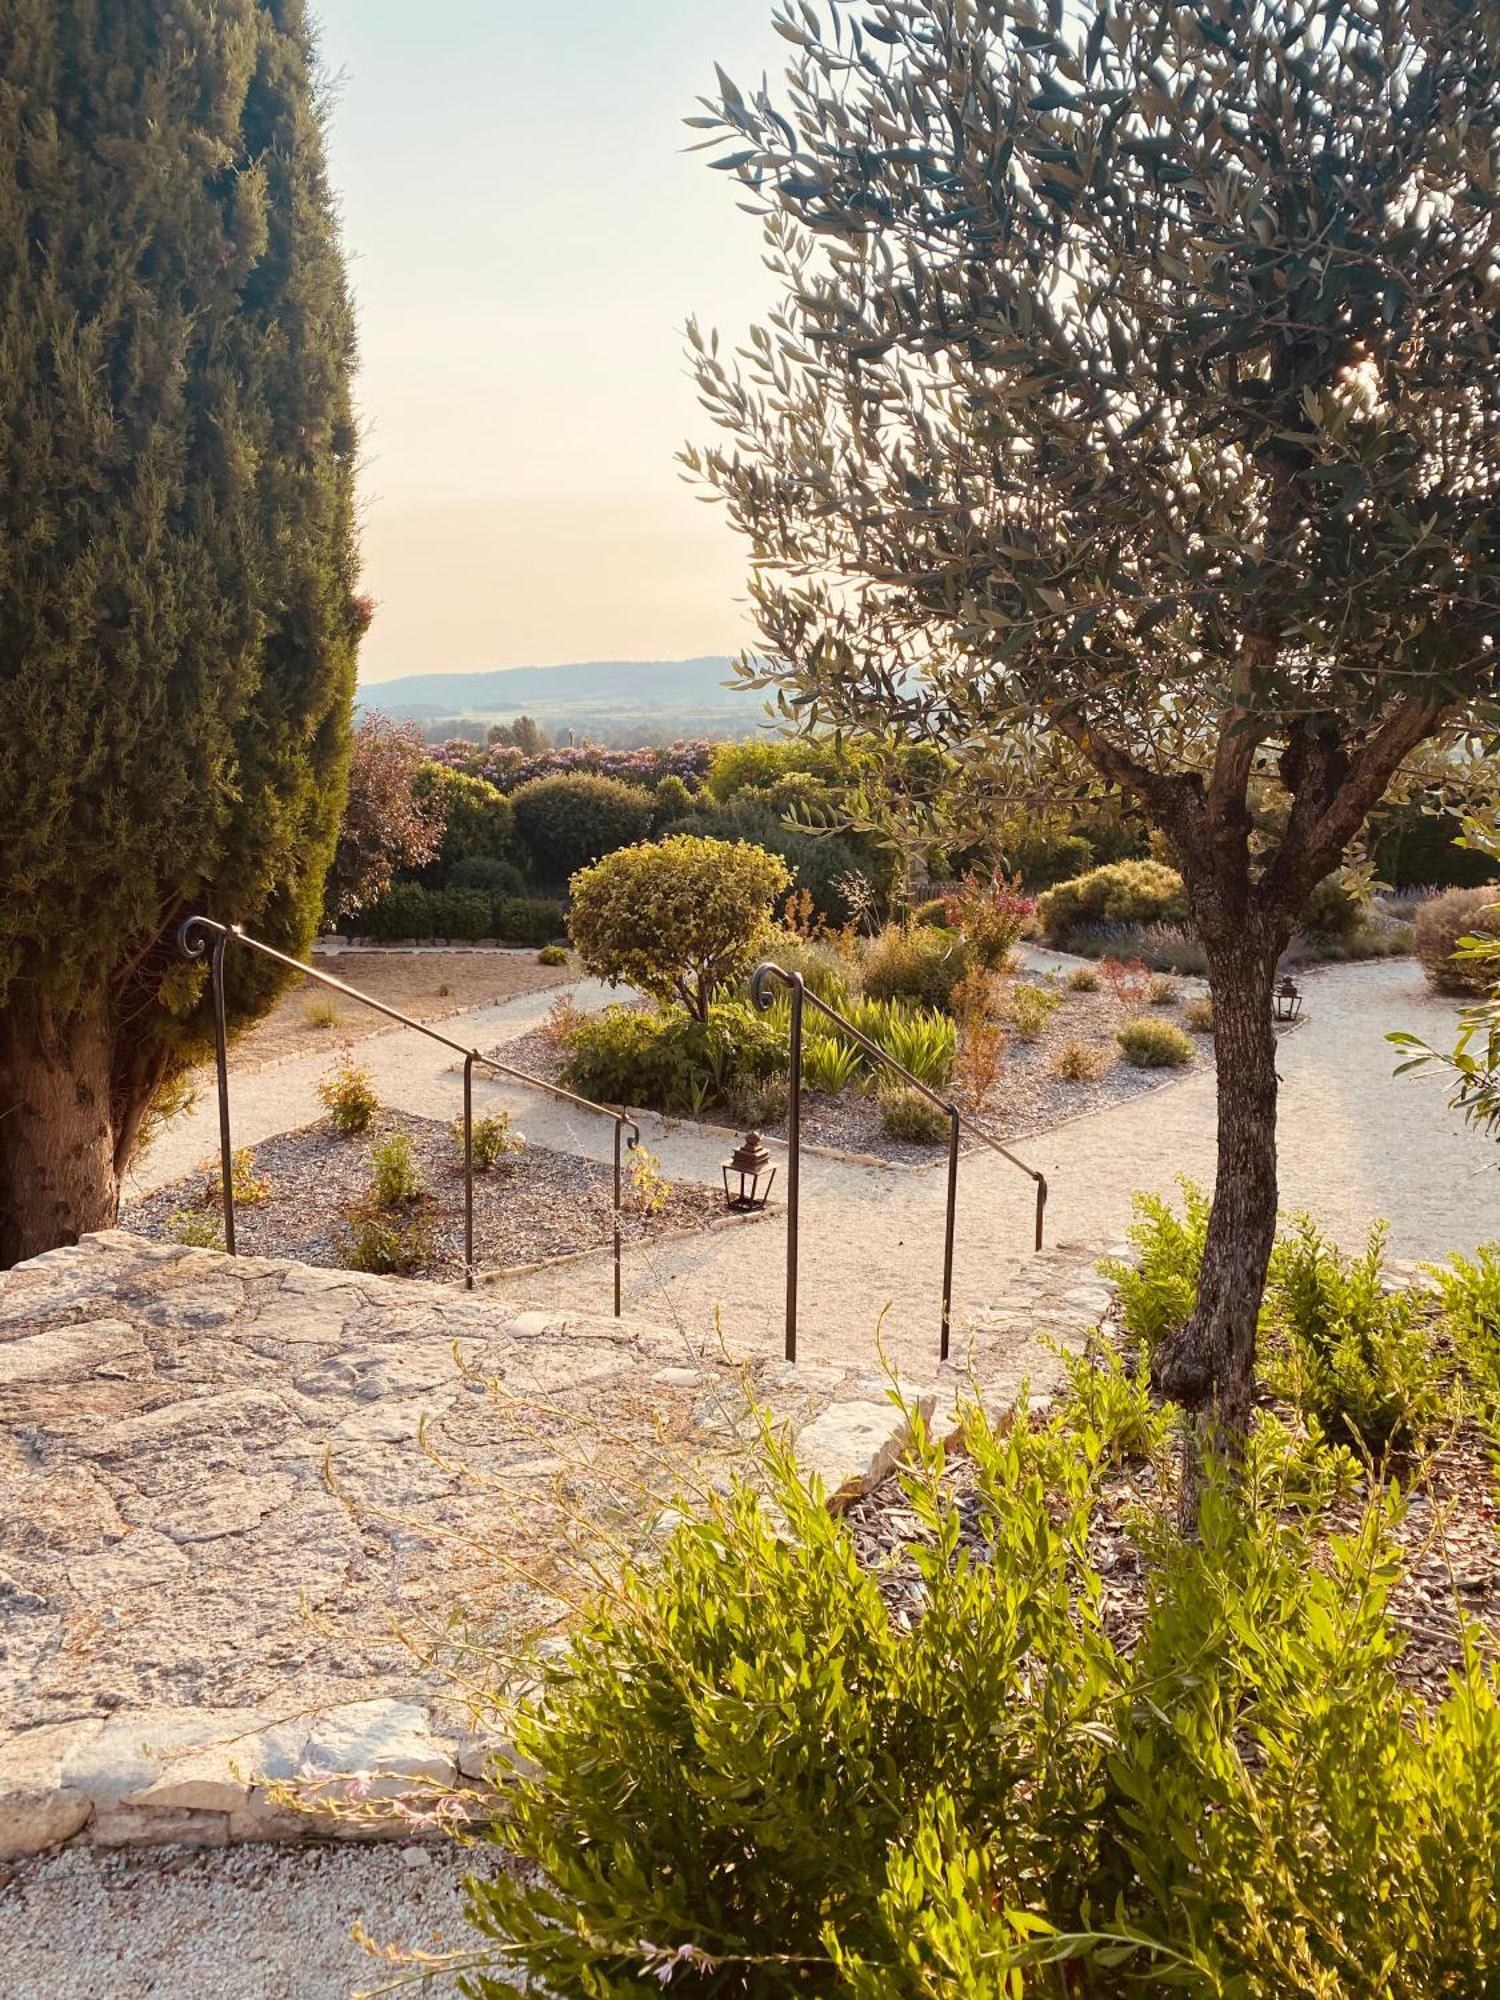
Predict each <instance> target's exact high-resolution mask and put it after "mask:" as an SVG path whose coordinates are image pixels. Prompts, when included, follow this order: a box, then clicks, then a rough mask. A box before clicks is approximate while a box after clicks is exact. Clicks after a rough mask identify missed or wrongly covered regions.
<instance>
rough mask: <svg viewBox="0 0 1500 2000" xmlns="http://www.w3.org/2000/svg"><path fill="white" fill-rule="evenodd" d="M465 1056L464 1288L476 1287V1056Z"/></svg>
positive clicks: (470, 1289) (476, 1052)
mask: <svg viewBox="0 0 1500 2000" xmlns="http://www.w3.org/2000/svg"><path fill="white" fill-rule="evenodd" d="M478 1053H479V1052H478V1050H477V1049H475V1050H471V1051H470V1053H469V1054H468V1055H466V1056H465V1057H464V1289H465V1291H469V1292H472V1291H473V1289H474V1057H475V1056H476V1055H477V1054H478Z"/></svg>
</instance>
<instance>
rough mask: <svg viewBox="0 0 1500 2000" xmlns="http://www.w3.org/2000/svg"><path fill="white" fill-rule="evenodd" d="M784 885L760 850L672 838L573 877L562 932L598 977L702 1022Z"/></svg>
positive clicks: (734, 976)
mask: <svg viewBox="0 0 1500 2000" xmlns="http://www.w3.org/2000/svg"><path fill="white" fill-rule="evenodd" d="M790 886H791V877H790V876H789V875H788V873H787V870H786V868H785V866H784V864H783V863H782V862H781V861H780V860H779V859H778V858H777V856H775V855H774V854H768V853H767V852H766V851H765V849H764V848H760V847H751V846H749V845H748V844H747V843H745V842H743V841H736V842H733V843H731V842H728V841H722V840H701V839H697V838H695V837H693V836H692V835H690V834H677V835H674V836H673V837H671V838H669V839H666V840H662V841H658V842H655V843H652V844H650V845H642V846H637V847H626V848H621V849H618V850H617V851H616V852H615V853H613V854H610V855H607V856H606V857H605V859H604V860H602V861H599V862H596V863H595V865H594V866H593V867H592V868H585V869H583V870H581V871H580V872H579V873H578V874H577V875H575V876H574V877H573V881H572V884H571V888H572V902H571V905H570V907H569V910H568V930H569V933H570V934H571V936H572V939H573V942H574V944H575V945H576V946H577V948H578V952H579V956H580V957H581V958H582V960H583V963H584V966H585V967H586V969H587V970H588V971H590V972H592V973H594V974H595V975H596V977H598V978H600V979H607V980H608V981H609V982H610V983H611V984H612V985H619V984H621V983H622V982H623V983H626V984H629V985H632V986H636V987H638V988H639V989H640V990H641V991H642V992H643V993H647V994H649V995H650V996H651V997H652V998H653V999H654V1000H658V1001H660V1002H662V1003H663V1004H664V1005H666V1004H670V1003H671V1002H673V1001H677V1002H679V1003H680V1004H681V1005H682V1006H684V1007H686V1008H687V1010H688V1012H689V1013H691V1014H694V1015H696V1016H697V1017H698V1019H699V1020H706V1019H707V1018H708V1010H709V1007H710V1005H711V1004H712V1002H713V1001H714V1000H715V999H716V998H717V996H718V995H719V993H720V992H721V991H722V990H723V988H724V987H726V986H729V985H732V984H734V983H735V982H736V981H737V980H740V979H742V978H743V977H744V976H745V974H746V973H748V972H749V970H750V968H751V966H752V965H753V964H754V962H755V959H756V956H757V954H758V953H760V952H761V951H762V950H763V949H764V948H765V947H766V945H767V943H768V941H769V938H770V924H771V911H772V908H773V906H774V905H775V902H776V899H777V898H778V897H779V896H781V895H782V894H784V893H785V891H786V890H787V889H788V888H789V887H790Z"/></svg>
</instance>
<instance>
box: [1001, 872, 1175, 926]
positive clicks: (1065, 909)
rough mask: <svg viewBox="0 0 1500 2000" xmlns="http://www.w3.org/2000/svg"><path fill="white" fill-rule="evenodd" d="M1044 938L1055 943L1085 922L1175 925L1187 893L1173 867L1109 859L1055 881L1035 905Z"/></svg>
mask: <svg viewBox="0 0 1500 2000" xmlns="http://www.w3.org/2000/svg"><path fill="white" fill-rule="evenodd" d="M1037 914H1038V916H1039V917H1040V918H1041V921H1042V926H1043V928H1044V930H1045V931H1046V933H1047V937H1048V939H1049V940H1050V941H1051V942H1052V943H1053V944H1060V943H1062V942H1063V940H1064V939H1066V938H1067V936H1068V934H1069V933H1070V932H1071V931H1073V930H1075V929H1077V928H1078V927H1079V926H1080V925H1086V924H1151V923H1167V924H1181V923H1185V922H1186V921H1187V892H1186V891H1185V889H1184V888H1183V886H1182V877H1181V876H1180V875H1179V874H1178V873H1177V871H1176V869H1175V868H1168V867H1166V866H1165V864H1164V863H1162V862H1160V861H1112V862H1110V863H1108V864H1107V865H1106V866H1105V867H1103V868H1091V869H1090V870H1089V872H1088V873H1087V874H1086V875H1079V876H1076V877H1075V878H1074V879H1073V880H1072V881H1071V882H1059V883H1058V884H1057V886H1056V887H1055V888H1052V889H1049V890H1048V891H1047V893H1046V894H1045V895H1044V896H1042V897H1041V898H1040V900H1039V901H1038V903H1037Z"/></svg>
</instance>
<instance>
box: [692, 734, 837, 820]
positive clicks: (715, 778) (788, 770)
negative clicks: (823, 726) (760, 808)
mask: <svg viewBox="0 0 1500 2000" xmlns="http://www.w3.org/2000/svg"><path fill="white" fill-rule="evenodd" d="M838 768H839V758H838V752H837V751H836V750H835V748H834V746H833V744H832V742H820V741H818V740H817V739H816V738H813V737H805V736H804V737H795V738H783V739H780V740H778V739H777V738H775V737H767V736H747V737H746V738H745V739H744V741H743V742H740V743H716V744H715V745H714V750H713V758H712V761H711V762H710V764H709V767H708V777H707V780H706V786H707V790H708V792H709V794H710V796H711V797H713V798H715V799H717V800H718V801H719V802H720V803H721V804H722V803H723V802H725V801H726V800H729V799H733V798H736V797H738V796H739V795H740V794H741V793H742V792H764V791H769V790H770V789H772V787H774V786H776V785H777V784H779V783H780V782H781V780H782V779H784V778H786V777H787V776H789V775H791V774H793V773H802V774H804V775H806V776H808V777H813V778H822V779H825V780H826V779H829V778H832V777H833V776H834V775H835V774H836V772H837V771H838Z"/></svg>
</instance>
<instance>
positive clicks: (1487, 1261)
mask: <svg viewBox="0 0 1500 2000" xmlns="http://www.w3.org/2000/svg"><path fill="white" fill-rule="evenodd" d="M1431 1275H1432V1277H1433V1278H1434V1279H1435V1280H1436V1281H1437V1286H1438V1297H1439V1298H1440V1300H1441V1301H1442V1308H1443V1320H1444V1324H1445V1326H1446V1327H1447V1330H1448V1333H1449V1335H1450V1336H1451V1338H1452V1340H1453V1344H1454V1346H1455V1348H1456V1349H1457V1351H1458V1355H1459V1359H1460V1361H1461V1363H1462V1367H1463V1372H1464V1376H1465V1378H1466V1380H1467V1382H1468V1384H1469V1387H1470V1390H1471V1392H1472V1394H1473V1396H1474V1400H1475V1402H1476V1404H1477V1406H1478V1415H1479V1417H1480V1420H1481V1422H1482V1423H1483V1424H1484V1426H1485V1428H1486V1430H1487V1431H1488V1432H1489V1435H1490V1440H1491V1443H1492V1444H1493V1445H1494V1447H1495V1448H1496V1450H1497V1451H1500V1249H1497V1248H1496V1247H1495V1246H1494V1245H1493V1244H1484V1245H1483V1246H1482V1247H1481V1248H1480V1249H1478V1250H1477V1251H1476V1252H1475V1253H1474V1256H1473V1257H1472V1258H1468V1257H1453V1258H1451V1259H1450V1260H1449V1263H1448V1265H1447V1266H1446V1267H1443V1266H1433V1267H1431Z"/></svg>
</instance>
